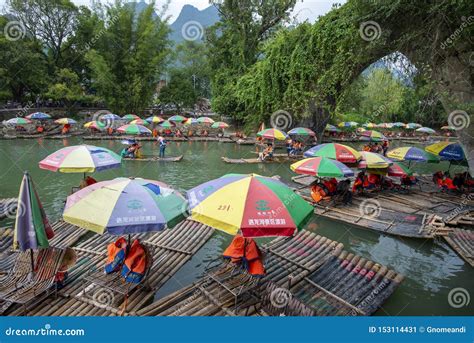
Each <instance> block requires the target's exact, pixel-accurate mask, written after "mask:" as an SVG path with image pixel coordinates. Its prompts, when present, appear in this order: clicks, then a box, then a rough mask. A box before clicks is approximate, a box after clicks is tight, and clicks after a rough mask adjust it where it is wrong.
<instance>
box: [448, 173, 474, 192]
mask: <svg viewBox="0 0 474 343" xmlns="http://www.w3.org/2000/svg"><path fill="white" fill-rule="evenodd" d="M453 184H454V185H455V186H456V187H457V188H458V190H460V191H462V192H464V191H466V192H469V191H470V190H471V188H473V187H474V180H473V178H472V177H471V175H470V174H469V173H468V172H467V171H465V172H463V173H458V174H456V175H455V176H454V179H453Z"/></svg>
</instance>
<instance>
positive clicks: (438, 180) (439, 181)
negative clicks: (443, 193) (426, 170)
mask: <svg viewBox="0 0 474 343" xmlns="http://www.w3.org/2000/svg"><path fill="white" fill-rule="evenodd" d="M433 183H434V184H435V185H436V186H438V187H439V188H443V172H442V171H437V172H436V173H434V174H433Z"/></svg>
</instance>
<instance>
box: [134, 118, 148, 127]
mask: <svg viewBox="0 0 474 343" xmlns="http://www.w3.org/2000/svg"><path fill="white" fill-rule="evenodd" d="M130 124H132V125H142V126H148V125H150V123H148V122H147V121H146V120H143V119H141V118H139V119H135V120H132V121H131V122H130Z"/></svg>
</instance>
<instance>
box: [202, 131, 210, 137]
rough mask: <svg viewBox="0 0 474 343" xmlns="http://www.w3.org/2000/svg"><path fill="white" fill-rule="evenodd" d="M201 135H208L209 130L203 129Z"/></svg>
mask: <svg viewBox="0 0 474 343" xmlns="http://www.w3.org/2000/svg"><path fill="white" fill-rule="evenodd" d="M201 136H203V137H207V136H209V132H207V130H204V131H203V132H202V134H201Z"/></svg>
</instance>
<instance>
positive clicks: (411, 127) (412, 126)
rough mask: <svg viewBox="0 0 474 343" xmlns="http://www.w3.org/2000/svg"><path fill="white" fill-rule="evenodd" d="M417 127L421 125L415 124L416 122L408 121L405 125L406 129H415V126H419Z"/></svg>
mask: <svg viewBox="0 0 474 343" xmlns="http://www.w3.org/2000/svg"><path fill="white" fill-rule="evenodd" d="M419 127H421V125H420V124H417V123H408V124H407V125H406V126H405V128H406V129H410V130H414V129H417V128H419Z"/></svg>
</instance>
